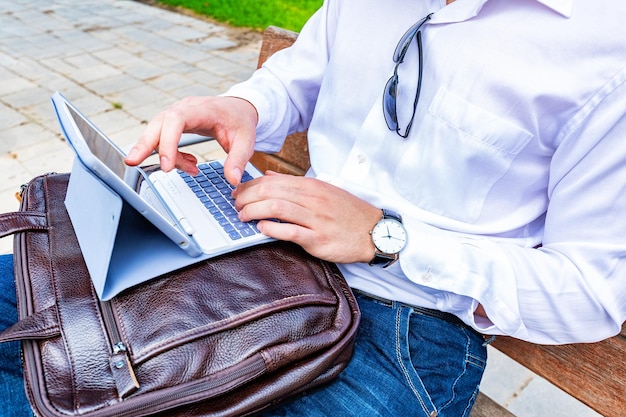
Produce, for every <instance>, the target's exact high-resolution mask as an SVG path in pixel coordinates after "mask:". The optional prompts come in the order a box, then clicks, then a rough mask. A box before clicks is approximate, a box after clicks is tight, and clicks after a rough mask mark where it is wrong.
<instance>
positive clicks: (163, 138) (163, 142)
mask: <svg viewBox="0 0 626 417" xmlns="http://www.w3.org/2000/svg"><path fill="white" fill-rule="evenodd" d="M183 129H184V124H183V122H182V119H181V117H180V116H179V115H178V112H176V111H173V110H170V111H168V112H166V113H165V114H164V116H163V123H162V124H161V131H160V137H159V160H160V163H161V169H162V170H163V171H166V172H167V171H171V170H172V169H174V168H175V167H176V163H177V162H181V161H180V160H179V154H180V153H179V151H178V142H180V137H181V136H182V134H183Z"/></svg>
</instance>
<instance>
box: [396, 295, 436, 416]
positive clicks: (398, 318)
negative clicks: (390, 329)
mask: <svg viewBox="0 0 626 417" xmlns="http://www.w3.org/2000/svg"><path fill="white" fill-rule="evenodd" d="M403 310H404V307H398V308H397V309H396V360H397V361H398V365H400V368H401V370H402V373H403V374H404V378H405V380H406V381H407V383H408V385H409V387H410V388H411V391H413V394H414V395H415V397H416V398H417V401H418V402H419V403H420V405H421V407H422V411H424V414H425V415H427V416H431V415H432V413H431V412H430V411H429V410H428V406H427V405H426V403H425V401H424V399H423V398H422V396H421V395H420V393H419V390H418V389H417V387H416V386H415V384H414V382H413V380H412V379H411V377H410V375H409V371H408V369H407V367H406V365H405V364H404V360H403V359H402V348H401V337H402V336H401V326H400V324H401V319H402V314H401V313H402V312H403ZM409 323H410V322H409V320H407V331H408V325H409ZM407 349H408V344H407ZM434 411H436V410H434ZM435 415H436V414H435Z"/></svg>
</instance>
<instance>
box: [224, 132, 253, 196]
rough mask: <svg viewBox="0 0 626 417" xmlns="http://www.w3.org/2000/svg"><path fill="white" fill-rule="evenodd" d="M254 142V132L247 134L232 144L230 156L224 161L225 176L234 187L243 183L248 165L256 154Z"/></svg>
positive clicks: (229, 151)
mask: <svg viewBox="0 0 626 417" xmlns="http://www.w3.org/2000/svg"><path fill="white" fill-rule="evenodd" d="M254 140H255V134H254V133H253V132H245V133H243V134H241V135H239V136H238V137H236V138H235V140H233V141H232V142H231V146H230V149H229V150H228V156H227V157H226V161H224V175H225V176H226V179H227V180H228V182H230V183H231V184H232V185H234V186H238V185H239V184H240V183H241V177H242V176H243V172H244V170H245V168H246V165H247V164H248V161H249V160H250V158H251V157H252V154H253V153H254Z"/></svg>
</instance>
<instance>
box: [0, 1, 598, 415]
mask: <svg viewBox="0 0 626 417" xmlns="http://www.w3.org/2000/svg"><path fill="white" fill-rule="evenodd" d="M259 45H260V35H258V34H256V33H250V32H247V31H242V30H235V29H232V28H228V27H225V26H222V25H218V24H214V23H211V22H208V21H205V20H200V19H196V18H192V17H189V16H185V15H182V14H179V13H174V12H170V11H166V10H163V9H160V8H157V7H152V6H148V5H145V4H142V3H139V2H134V1H125V0H84V1H81V2H78V1H75V0H46V1H41V0H0V212H8V211H14V210H17V208H18V204H17V202H16V200H15V198H14V194H15V192H16V191H17V190H18V189H19V186H20V185H21V184H23V183H26V182H28V180H30V179H31V178H32V177H34V176H35V175H38V174H42V173H45V172H51V171H55V172H66V171H69V170H70V168H71V164H72V160H73V155H72V153H71V151H70V150H69V147H68V145H67V144H66V143H65V142H64V140H63V138H62V136H61V134H60V128H59V126H58V124H57V121H56V119H55V116H54V113H53V110H52V106H51V104H50V100H49V97H50V95H51V94H52V93H53V92H54V91H57V90H58V91H61V92H63V93H64V94H65V95H66V96H67V97H68V98H69V99H70V100H71V101H72V102H73V103H74V104H76V105H77V106H78V107H79V108H80V109H81V110H82V111H83V113H85V114H86V115H87V116H88V117H89V118H90V119H91V120H92V121H93V122H94V123H95V124H96V125H97V126H99V127H100V129H101V130H103V131H104V132H105V133H106V134H107V135H108V136H110V137H111V138H113V139H114V140H115V141H117V142H118V143H119V144H120V145H121V146H127V145H129V144H131V143H133V142H135V141H136V139H137V138H138V136H139V134H140V132H141V131H142V130H143V127H144V125H145V123H146V122H147V121H148V120H150V119H151V118H152V117H153V116H154V115H155V114H156V113H158V111H160V110H161V109H163V108H164V107H166V106H167V105H169V104H171V103H173V102H175V101H176V100H178V99H180V98H182V97H185V96H188V95H206V94H217V93H220V92H223V91H224V90H225V89H226V88H227V87H228V86H230V85H231V84H233V83H235V82H237V81H240V80H243V79H245V78H247V77H248V76H249V75H250V73H251V72H252V71H253V70H254V68H255V67H256V59H257V54H258V48H259ZM194 152H195V153H196V154H198V155H199V156H200V157H201V158H207V159H208V158H211V157H212V156H216V155H219V154H220V153H221V151H220V150H219V149H217V148H216V146H215V144H203V145H198V146H195V147H194ZM11 248H12V245H11V240H10V239H9V238H4V239H0V253H9V252H11ZM482 388H483V391H484V392H486V393H487V394H488V395H489V396H491V397H492V398H493V399H494V400H496V401H498V402H499V403H501V404H504V405H506V406H507V407H508V409H509V410H511V411H512V412H513V413H515V414H516V415H517V416H520V417H542V416H547V415H549V416H551V417H572V416H580V417H587V416H590V417H591V416H594V415H596V414H595V413H592V412H590V411H589V410H588V409H587V408H585V407H584V406H582V405H581V404H579V403H578V402H576V401H575V400H573V399H571V398H570V397H568V396H566V395H565V394H563V393H562V392H560V391H558V390H556V389H555V388H554V387H552V386H551V385H549V384H548V383H547V382H545V381H544V380H543V379H541V378H538V377H536V376H535V375H533V374H532V373H530V372H529V371H527V370H526V369H524V368H521V367H520V366H519V365H517V364H515V363H514V362H512V361H510V360H508V359H507V358H506V357H503V356H502V355H500V354H498V352H497V351H495V350H492V352H491V357H490V362H489V366H488V368H487V372H486V376H485V378H484V382H483V387H482Z"/></svg>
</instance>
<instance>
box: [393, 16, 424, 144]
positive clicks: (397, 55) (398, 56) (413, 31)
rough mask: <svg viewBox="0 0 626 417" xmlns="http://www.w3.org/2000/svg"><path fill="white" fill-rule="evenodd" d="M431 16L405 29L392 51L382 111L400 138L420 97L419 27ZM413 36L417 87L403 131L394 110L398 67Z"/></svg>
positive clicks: (410, 122)
mask: <svg viewBox="0 0 626 417" xmlns="http://www.w3.org/2000/svg"><path fill="white" fill-rule="evenodd" d="M431 16H432V13H431V14H429V15H428V16H426V17H424V18H423V19H421V20H420V21H419V22H417V23H416V24H414V25H413V26H411V28H410V29H409V30H407V31H406V33H405V34H404V35H402V38H400V42H398V45H397V46H396V50H395V51H394V53H393V62H395V63H396V66H395V68H394V69H393V75H392V76H391V78H390V79H389V81H387V84H385V91H384V93H383V113H384V115H385V121H386V122H387V127H389V130H395V132H396V133H397V134H398V135H399V136H400V137H402V138H406V137H408V136H409V132H410V131H411V126H412V125H413V119H414V118H415V110H416V109H417V103H418V101H419V98H420V90H421V88H422V33H421V31H420V28H421V27H422V25H423V24H424V23H426V22H427V21H428V20H430V17H431ZM413 38H416V40H417V53H418V57H419V58H418V59H419V61H418V62H419V67H418V78H417V89H416V91H415V100H414V101H413V114H412V115H411V120H409V123H408V124H407V126H406V129H404V133H403V132H402V129H400V124H399V123H398V113H397V111H396V110H397V98H398V67H399V66H400V64H402V62H403V61H404V57H405V55H406V53H407V51H408V50H409V46H411V42H413Z"/></svg>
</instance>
